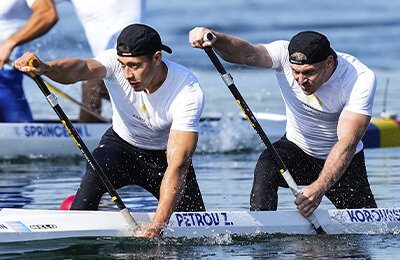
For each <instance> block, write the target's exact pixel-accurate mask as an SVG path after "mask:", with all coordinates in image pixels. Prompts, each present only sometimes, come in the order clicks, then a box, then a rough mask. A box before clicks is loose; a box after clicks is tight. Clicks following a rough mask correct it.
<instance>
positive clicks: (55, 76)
mask: <svg viewBox="0 0 400 260" xmlns="http://www.w3.org/2000/svg"><path fill="white" fill-rule="evenodd" d="M45 65H46V69H45V72H44V75H46V76H47V77H49V78H50V79H52V80H54V81H56V82H59V83H62V84H73V83H76V82H78V81H80V80H81V75H80V73H79V72H80V71H83V69H84V68H85V66H86V62H85V61H84V60H82V59H75V58H74V59H61V60H54V61H49V62H46V63H45Z"/></svg>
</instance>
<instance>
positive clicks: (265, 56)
mask: <svg viewBox="0 0 400 260" xmlns="http://www.w3.org/2000/svg"><path fill="white" fill-rule="evenodd" d="M208 33H211V34H212V35H213V36H214V38H213V40H211V41H208V40H205V39H204V35H206V34H208ZM189 42H190V44H191V45H192V46H193V47H194V48H204V47H207V46H212V47H213V49H214V50H215V51H216V52H217V53H218V55H219V56H220V57H221V58H222V59H224V60H225V61H228V62H232V63H236V64H244V65H248V66H255V67H262V68H271V67H272V59H271V57H270V55H269V53H268V51H267V49H266V48H265V47H264V46H263V45H261V44H256V45H254V44H251V43H249V42H248V41H245V40H243V39H240V38H238V37H234V36H231V35H228V34H224V33H219V32H216V31H212V30H210V29H207V28H203V27H196V28H194V29H193V30H191V31H190V33H189Z"/></svg>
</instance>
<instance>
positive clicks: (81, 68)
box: [14, 52, 107, 84]
mask: <svg viewBox="0 0 400 260" xmlns="http://www.w3.org/2000/svg"><path fill="white" fill-rule="evenodd" d="M32 61H35V62H33V63H32ZM14 65H15V68H16V69H19V70H21V71H23V72H26V73H29V74H32V73H33V74H36V75H42V74H44V75H46V76H47V77H49V78H50V79H52V80H54V81H56V82H59V83H62V84H73V83H76V82H78V81H84V80H90V79H101V78H104V77H105V76H106V75H107V71H106V68H105V67H104V66H103V65H102V64H101V63H100V62H99V61H97V60H95V59H77V58H74V59H60V60H54V61H49V62H47V63H44V62H42V61H41V60H40V59H39V58H38V57H37V56H36V55H35V54H34V53H32V52H26V53H25V54H24V55H23V56H22V57H20V58H18V59H17V60H15V63H14Z"/></svg>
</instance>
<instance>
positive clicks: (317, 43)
mask: <svg viewBox="0 0 400 260" xmlns="http://www.w3.org/2000/svg"><path fill="white" fill-rule="evenodd" d="M288 49H289V61H290V63H293V64H297V65H304V64H313V63H317V62H321V61H323V60H325V59H326V58H327V57H328V56H329V55H332V56H333V57H335V58H336V57H337V55H336V52H335V51H334V50H332V48H331V44H330V42H329V40H328V38H326V36H325V35H323V34H321V33H319V32H314V31H304V32H300V33H298V34H296V35H295V36H293V38H292V39H291V40H290V43H289V48H288Z"/></svg>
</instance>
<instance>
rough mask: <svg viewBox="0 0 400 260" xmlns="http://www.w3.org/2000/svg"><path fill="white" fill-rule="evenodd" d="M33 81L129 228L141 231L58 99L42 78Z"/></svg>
mask: <svg viewBox="0 0 400 260" xmlns="http://www.w3.org/2000/svg"><path fill="white" fill-rule="evenodd" d="M30 76H31V77H32V78H33V80H34V81H35V82H36V84H37V85H38V87H39V88H40V90H41V91H42V93H43V94H44V96H45V97H46V99H47V101H48V102H49V104H50V105H51V106H52V107H53V109H54V111H55V112H56V114H57V115H58V117H59V118H60V120H61V123H63V125H64V126H65V128H66V129H67V130H68V132H69V133H70V135H71V136H72V139H74V141H75V143H76V145H77V146H78V148H79V149H80V150H81V152H82V154H83V156H84V157H85V158H86V160H87V162H88V163H89V165H90V166H91V167H92V169H93V170H94V171H95V172H96V173H97V174H98V176H99V177H100V179H101V180H102V182H103V184H104V186H105V187H106V189H107V191H108V193H109V194H110V196H111V198H112V200H113V201H114V203H115V204H116V205H117V206H118V208H119V210H120V211H121V213H122V215H123V216H124V218H125V220H126V222H127V223H128V225H129V227H130V228H131V229H132V230H133V231H135V232H136V231H137V230H138V229H139V227H138V225H137V223H136V221H135V220H134V219H133V217H132V215H131V214H130V213H129V211H128V209H127V208H126V206H125V204H124V202H123V201H122V200H121V198H120V196H119V195H118V193H117V192H116V191H115V189H114V187H113V186H112V184H111V182H110V180H109V179H108V178H107V176H106V174H105V173H104V171H103V169H102V168H101V167H100V165H99V164H98V162H97V161H96V159H95V158H94V157H93V155H92V153H91V152H90V151H89V149H88V148H87V146H86V144H85V143H84V142H83V141H82V139H81V137H80V136H79V134H78V132H77V131H76V130H75V128H74V126H73V125H72V123H71V121H70V120H69V119H68V117H67V116H66V114H65V113H64V111H63V110H62V109H61V107H60V105H59V104H58V102H57V97H56V96H55V95H54V94H52V93H51V92H50V90H49V88H48V87H47V86H46V84H45V83H44V81H43V79H42V77H40V76H39V75H35V76H32V75H30Z"/></svg>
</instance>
